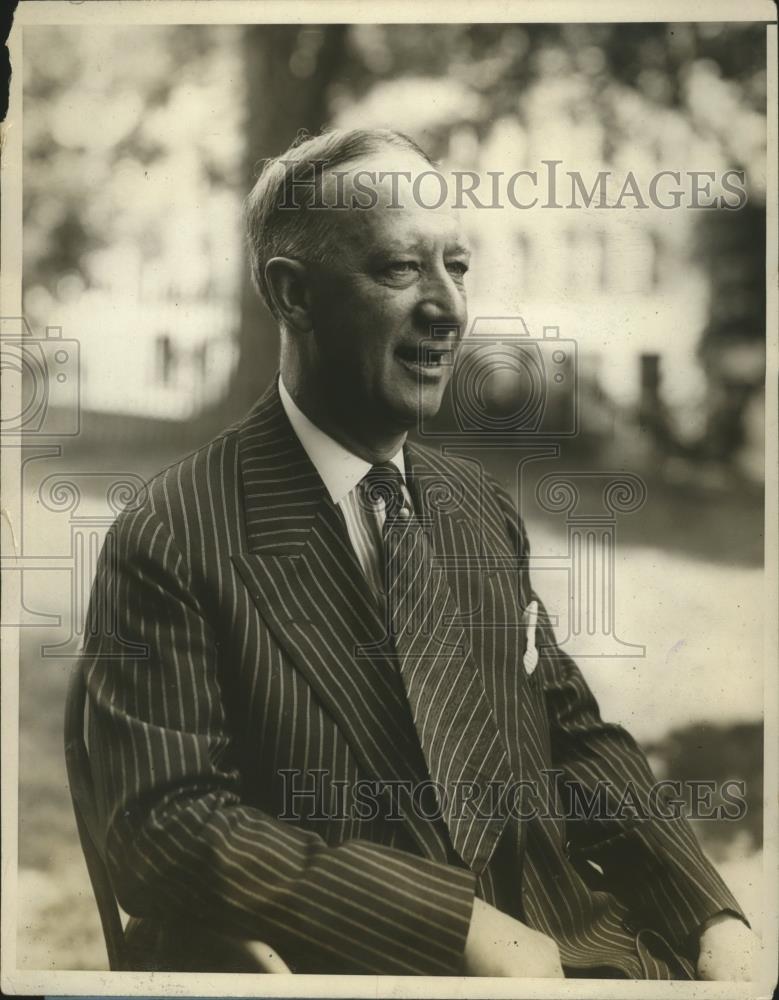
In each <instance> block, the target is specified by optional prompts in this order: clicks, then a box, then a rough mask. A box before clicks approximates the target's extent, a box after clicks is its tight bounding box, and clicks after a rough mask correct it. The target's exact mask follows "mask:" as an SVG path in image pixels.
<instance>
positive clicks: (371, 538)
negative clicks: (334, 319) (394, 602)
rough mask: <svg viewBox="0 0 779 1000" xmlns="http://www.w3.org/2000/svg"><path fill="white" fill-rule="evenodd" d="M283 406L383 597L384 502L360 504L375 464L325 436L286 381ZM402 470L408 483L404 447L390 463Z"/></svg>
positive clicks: (372, 583)
mask: <svg viewBox="0 0 779 1000" xmlns="http://www.w3.org/2000/svg"><path fill="white" fill-rule="evenodd" d="M279 395H280V396H281V405H282V406H283V407H284V412H285V413H286V414H287V418H288V419H289V422H290V423H291V424H292V429H293V430H294V431H295V433H296V434H297V436H298V439H299V440H300V443H301V444H302V445H303V448H304V449H305V452H306V454H307V455H308V457H309V458H310V460H311V463H312V464H313V466H314V468H315V469H316V471H317V472H318V473H319V475H320V477H321V479H322V482H323V483H324V484H325V488H326V489H327V492H328V493H329V494H330V499H331V500H332V501H333V503H334V504H335V505H336V506H337V507H338V508H340V510H341V512H342V513H343V516H344V520H345V521H346V530H347V531H348V533H349V540H350V541H351V543H352V547H353V548H354V551H355V555H356V556H357V559H358V561H359V563H360V566H361V567H362V571H363V573H364V574H365V578H366V580H367V581H368V584H369V586H370V587H371V589H372V591H373V593H374V594H375V595H376V597H378V598H380V597H381V595H382V593H383V590H384V587H383V583H382V563H383V546H384V543H383V540H382V536H381V531H382V528H383V526H384V513H385V512H384V503H383V502H382V501H381V500H380V501H378V503H377V504H376V505H374V506H373V507H372V509H370V510H369V509H367V507H366V505H365V503H361V502H360V498H359V493H358V490H359V483H360V481H361V480H362V479H363V478H364V476H365V475H366V474H367V473H368V471H369V470H370V468H371V463H370V462H366V461H365V459H364V458H360V457H359V455H355V454H354V453H353V452H351V451H349V450H348V449H346V448H344V446H343V445H342V444H339V443H338V442H337V441H335V440H334V439H333V438H331V437H330V435H329V434H325V432H324V431H322V430H320V429H319V428H318V427H317V426H316V424H313V423H312V422H311V421H310V420H309V419H308V417H307V416H306V415H305V413H303V411H302V410H301V409H300V407H299V406H298V405H297V403H296V402H295V400H294V399H293V398H292V396H290V394H289V392H288V390H287V388H286V386H285V385H284V381H283V380H282V379H281V378H279ZM389 461H390V462H392V464H393V465H394V466H396V468H397V469H398V470H399V471H400V474H401V476H402V477H403V482H404V484H405V482H406V463H405V460H404V458H403V448H402V446H401V447H400V448H398V450H397V452H396V453H395V454H394V455H393V456H392V458H391V459H390V460H389ZM403 492H404V494H405V498H406V503H407V504H409V506H411V498H410V496H409V493H408V490H407V489H406V487H405V485H404V487H403Z"/></svg>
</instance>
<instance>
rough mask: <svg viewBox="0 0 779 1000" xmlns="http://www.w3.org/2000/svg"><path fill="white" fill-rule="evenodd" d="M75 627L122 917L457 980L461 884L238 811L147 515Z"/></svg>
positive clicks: (460, 879) (306, 958)
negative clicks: (82, 629)
mask: <svg viewBox="0 0 779 1000" xmlns="http://www.w3.org/2000/svg"><path fill="white" fill-rule="evenodd" d="M112 608H113V613H112V612H111V609H112ZM88 617H89V620H88V627H87V630H86V634H87V640H86V644H85V653H84V659H83V668H84V669H85V672H86V676H87V683H88V689H89V695H90V716H91V725H90V751H91V757H92V760H93V762H94V766H95V770H96V775H95V777H96V789H97V795H98V799H99V803H100V806H101V808H102V810H103V813H104V816H105V829H106V852H107V857H108V862H109V868H110V872H111V878H112V881H113V883H114V887H115V891H116V893H117V897H118V899H119V902H120V904H121V905H122V907H123V908H124V909H125V910H126V911H127V912H128V913H130V914H132V915H135V916H151V917H157V918H160V919H163V920H173V921H175V920H177V919H185V920H198V921H202V922H205V923H207V924H209V925H211V926H214V927H215V928H216V929H218V930H220V931H222V932H224V933H229V934H235V935H236V936H239V937H242V938H245V939H251V938H257V939H261V940H263V941H266V942H268V943H269V944H270V945H271V946H272V947H273V948H274V949H275V950H276V951H277V952H278V953H279V954H280V955H281V957H282V958H283V959H284V960H285V961H286V962H287V963H288V964H289V965H291V966H292V967H293V969H294V971H299V972H308V971H311V972H314V971H321V970H323V969H333V968H335V969H338V970H339V971H348V972H353V973H378V972H381V973H391V974H414V973H421V974H450V975H451V974H457V973H458V972H459V971H460V968H461V962H462V955H463V949H464V946H465V941H466V936H467V934H468V930H469V921H470V918H471V910H472V905H473V892H474V882H475V879H474V876H473V874H472V873H471V872H468V871H466V870H464V869H461V868H456V867H450V866H446V865H441V864H438V863H434V862H431V861H428V860H426V859H424V858H421V857H417V856H415V855H411V854H408V853H405V852H402V851H398V850H395V849H392V848H388V847H383V846H381V845H377V844H374V843H370V842H367V841H362V840H351V841H347V842H345V843H344V844H342V845H340V846H336V847H329V846H328V845H327V844H326V843H325V842H324V841H323V840H322V839H321V838H320V837H319V836H317V835H315V834H312V833H310V832H307V831H304V830H301V829H299V828H296V827H294V826H291V825H290V824H289V823H282V822H281V821H279V820H278V819H276V818H274V817H272V816H270V815H268V814H266V813H264V812H262V811H261V810H259V809H257V808H253V807H250V806H247V805H245V804H244V803H243V802H242V798H241V775H240V774H239V772H238V770H237V769H236V768H235V767H234V766H233V764H232V763H231V761H230V754H231V749H232V741H231V733H230V731H229V726H228V724H227V720H226V715H225V709H224V703H223V699H222V694H221V690H220V678H218V676H217V666H216V665H217V638H216V636H215V635H214V634H213V632H212V629H211V627H210V625H209V623H208V621H207V619H206V615H205V613H204V611H203V608H202V607H201V606H200V604H199V603H198V599H197V597H196V595H195V594H194V592H193V587H192V581H191V579H190V576H189V571H188V568H187V566H186V564H185V560H184V558H183V556H182V554H181V552H180V551H179V549H178V548H177V546H176V543H175V540H174V538H173V537H172V535H171V533H170V532H169V530H168V528H167V527H166V525H165V524H164V523H163V521H162V519H161V518H160V517H159V516H158V515H157V514H156V513H155V512H154V511H153V510H150V509H149V508H148V507H146V508H143V509H141V510H140V511H138V512H136V513H134V514H125V515H122V516H121V517H120V519H119V520H118V522H117V524H116V525H114V527H113V528H112V530H111V532H110V537H109V540H108V541H107V544H106V545H105V546H104V548H103V553H102V555H101V559H100V565H99V568H98V573H97V577H96V581H95V584H94V588H93V593H92V600H91V604H90V611H89V616H88ZM117 636H120V637H121V639H122V640H123V641H124V642H128V641H129V642H133V643H141V644H145V645H146V646H147V647H148V654H147V655H145V656H142V655H128V653H127V650H126V647H125V646H124V645H123V643H122V642H120V641H119V640H118V639H117Z"/></svg>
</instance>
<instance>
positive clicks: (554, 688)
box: [495, 484, 746, 946]
mask: <svg viewBox="0 0 779 1000" xmlns="http://www.w3.org/2000/svg"><path fill="white" fill-rule="evenodd" d="M495 485H496V492H497V494H498V498H499V501H500V503H501V506H502V508H503V511H504V513H505V516H506V521H507V524H508V528H509V532H510V534H511V536H512V540H513V543H514V546H515V550H516V552H517V554H518V555H519V556H520V557H521V558H522V559H523V560H528V559H529V556H530V545H529V542H528V538H527V534H526V532H525V528H524V525H523V523H522V521H521V519H520V517H519V515H518V513H517V511H516V508H515V507H514V504H513V503H512V502H511V500H510V498H509V496H508V494H507V493H506V492H505V491H504V490H503V489H502V488H500V487H499V486H497V484H495ZM522 577H523V579H522V584H523V590H524V593H525V597H526V599H527V601H528V602H529V601H531V600H535V601H537V602H538V608H539V616H538V631H537V639H536V645H537V646H538V648H539V651H540V652H541V656H540V660H539V665H538V670H539V671H540V677H541V681H542V683H543V685H544V692H545V701H546V707H547V713H548V718H549V726H550V735H551V746H552V756H553V765H554V767H556V768H559V769H560V770H562V771H563V780H564V782H569V783H571V784H574V785H578V786H579V787H580V788H581V790H582V792H583V793H584V795H586V796H588V797H592V796H594V795H597V793H598V789H599V787H600V788H603V787H607V786H606V784H605V783H611V787H612V788H613V792H612V793H611V794H610V795H609V801H610V804H611V806H616V805H617V804H618V802H619V799H620V797H621V795H622V794H623V793H624V789H625V787H626V785H627V783H628V782H631V783H632V786H633V787H634V788H635V789H636V791H637V793H638V797H639V801H642V802H646V801H647V796H648V793H649V789H650V788H651V787H652V785H653V784H655V782H656V779H655V777H654V775H653V774H652V771H651V769H650V767H649V764H648V762H647V760H646V757H645V755H644V753H643V752H642V751H641V749H640V748H639V747H638V745H637V744H636V742H635V740H634V739H633V738H632V737H631V736H630V735H629V734H628V733H627V732H626V731H625V730H624V729H623V728H622V727H621V726H618V725H613V724H610V723H606V722H604V721H603V720H602V719H601V717H600V712H599V709H598V705H597V702H596V700H595V698H594V696H593V694H592V692H591V691H590V689H589V687H588V685H587V683H586V681H585V680H584V677H583V676H582V674H581V671H580V670H579V668H578V667H577V666H576V664H575V663H574V662H573V660H572V659H571V658H570V657H569V656H567V655H566V654H565V653H564V652H562V650H560V649H559V647H558V646H557V643H556V640H555V636H554V632H553V630H552V627H551V625H550V622H549V616H548V614H547V612H546V609H545V607H544V605H543V602H542V601H541V600H540V598H539V597H538V595H537V594H536V593H535V591H534V590H533V588H532V584H531V581H530V574H529V569H528V565H527V562H525V565H524V568H523V571H522ZM596 801H597V799H596ZM567 830H568V832H569V835H570V838H571V840H570V850H571V853H572V855H574V856H575V854H576V852H577V851H580V852H581V854H582V856H583V857H588V858H591V859H592V860H595V861H597V862H598V864H600V865H601V866H602V867H603V869H604V873H605V875H606V877H607V879H608V881H609V883H610V884H609V887H610V888H611V889H612V891H614V892H615V893H617V894H620V895H623V898H624V899H625V902H626V903H628V904H629V905H630V906H631V909H632V910H633V911H634V912H636V913H640V914H641V915H642V916H643V917H645V918H646V919H647V920H648V921H649V922H650V925H651V926H655V927H657V928H658V929H659V930H661V931H663V932H664V933H665V934H667V935H668V937H669V939H670V940H673V941H676V942H677V943H678V944H679V945H680V946H683V945H684V944H685V943H686V942H688V941H689V940H690V938H691V936H692V937H693V938H697V936H698V935H699V934H700V932H701V930H702V928H703V927H704V925H705V924H706V923H707V922H708V921H710V920H711V918H713V917H715V916H717V915H719V914H723V913H726V912H727V913H729V914H732V915H733V916H734V917H737V918H738V920H739V921H744V922H746V918H745V917H744V914H743V913H742V911H741V908H740V907H739V905H738V903H737V902H736V900H735V898H734V897H733V895H732V894H731V892H730V891H729V889H728V888H727V886H726V885H725V883H724V882H723V881H722V879H721V878H720V876H719V874H718V873H717V871H716V870H715V869H714V867H713V865H712V864H711V862H710V861H709V860H708V859H707V858H706V857H705V855H704V854H703V852H702V851H701V848H700V846H699V844H698V841H697V839H696V837H695V835H694V834H693V832H692V829H691V827H690V825H689V823H688V822H687V821H686V820H685V819H683V818H678V819H648V820H645V821H634V820H631V819H619V818H612V819H609V818H602V819H592V820H585V819H577V820H572V821H570V822H569V823H568V824H567Z"/></svg>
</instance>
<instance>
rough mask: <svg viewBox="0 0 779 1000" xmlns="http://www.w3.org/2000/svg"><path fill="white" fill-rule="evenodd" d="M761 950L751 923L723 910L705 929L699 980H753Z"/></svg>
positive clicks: (701, 948) (702, 935)
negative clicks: (755, 965) (756, 958)
mask: <svg viewBox="0 0 779 1000" xmlns="http://www.w3.org/2000/svg"><path fill="white" fill-rule="evenodd" d="M757 951H758V941H757V937H756V935H755V934H754V933H753V932H752V931H751V930H750V929H749V928H748V927H747V925H746V924H745V923H743V921H741V920H739V919H738V918H737V917H733V916H731V915H730V914H729V913H720V914H719V915H718V916H716V917H712V919H711V920H709V921H708V922H707V923H706V924H704V926H703V930H702V931H701V936H700V952H699V954H698V970H697V971H698V979H706V980H709V981H719V982H749V981H751V980H752V979H754V975H755V969H754V962H755V957H756V955H757Z"/></svg>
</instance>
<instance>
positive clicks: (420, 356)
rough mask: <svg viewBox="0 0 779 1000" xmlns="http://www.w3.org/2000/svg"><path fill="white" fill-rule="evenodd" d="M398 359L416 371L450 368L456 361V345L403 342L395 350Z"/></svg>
mask: <svg viewBox="0 0 779 1000" xmlns="http://www.w3.org/2000/svg"><path fill="white" fill-rule="evenodd" d="M395 354H396V355H397V357H398V359H399V360H400V361H401V363H402V364H403V365H404V366H405V367H406V368H410V369H411V370H412V371H415V372H424V373H432V372H436V371H439V370H443V369H445V368H449V367H451V366H452V364H453V363H454V347H453V346H452V345H451V344H448V345H444V344H442V345H441V346H440V347H438V346H433V345H431V344H407V345H404V344H402V345H401V346H400V347H398V348H397V350H396V351H395Z"/></svg>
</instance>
